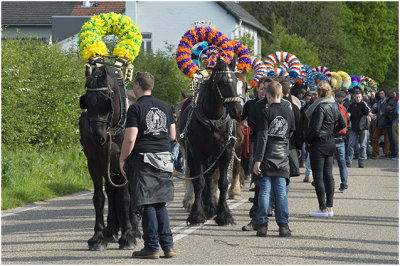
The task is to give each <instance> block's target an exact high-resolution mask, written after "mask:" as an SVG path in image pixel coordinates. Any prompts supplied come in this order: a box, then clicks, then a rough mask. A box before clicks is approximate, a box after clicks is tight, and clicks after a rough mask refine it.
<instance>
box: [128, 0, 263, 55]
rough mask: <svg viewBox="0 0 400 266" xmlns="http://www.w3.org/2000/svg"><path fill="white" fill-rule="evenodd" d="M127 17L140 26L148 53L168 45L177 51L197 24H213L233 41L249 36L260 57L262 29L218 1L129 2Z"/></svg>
mask: <svg viewBox="0 0 400 266" xmlns="http://www.w3.org/2000/svg"><path fill="white" fill-rule="evenodd" d="M125 14H126V15H127V16H129V17H130V18H131V19H132V20H133V21H134V22H135V23H136V24H137V25H138V27H139V29H140V31H141V33H142V36H143V44H142V45H143V48H144V49H145V50H149V49H151V50H154V51H155V50H162V51H165V50H166V43H168V44H169V45H173V46H174V48H176V47H177V46H178V44H179V41H180V40H181V38H182V36H183V34H185V32H186V31H188V30H189V29H190V28H191V27H192V24H193V23H194V22H196V21H210V22H211V24H213V25H215V26H214V28H215V29H217V30H219V31H220V32H221V33H223V34H225V35H226V36H227V37H228V38H231V39H239V38H240V37H242V36H243V35H244V34H246V33H249V34H250V35H251V36H252V38H253V39H254V47H253V50H254V51H255V53H256V54H257V55H259V54H261V36H260V33H261V31H262V30H260V29H257V28H256V27H253V26H252V25H250V24H248V23H245V22H244V21H243V20H242V19H241V18H240V17H238V15H235V14H232V13H231V12H229V10H227V9H226V8H224V7H223V6H222V5H220V4H218V3H217V2H212V1H190V2H189V1H185V2H170V1H163V2H153V1H128V2H126V9H125ZM265 32H267V33H269V32H268V31H265Z"/></svg>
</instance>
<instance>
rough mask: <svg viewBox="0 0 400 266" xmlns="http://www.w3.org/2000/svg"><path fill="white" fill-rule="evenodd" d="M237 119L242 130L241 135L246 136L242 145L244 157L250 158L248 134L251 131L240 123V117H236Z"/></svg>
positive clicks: (251, 132)
mask: <svg viewBox="0 0 400 266" xmlns="http://www.w3.org/2000/svg"><path fill="white" fill-rule="evenodd" d="M237 121H238V122H239V124H240V125H241V126H242V128H241V130H242V133H243V136H245V137H246V141H245V145H244V147H245V148H244V157H245V158H246V159H250V157H251V146H250V135H252V134H253V131H252V130H251V128H250V127H248V126H246V125H245V124H243V123H242V119H241V118H239V119H237Z"/></svg>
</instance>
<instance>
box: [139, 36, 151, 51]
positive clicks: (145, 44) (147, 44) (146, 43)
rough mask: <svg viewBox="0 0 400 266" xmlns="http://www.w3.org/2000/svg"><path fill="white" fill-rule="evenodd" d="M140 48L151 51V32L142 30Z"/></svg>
mask: <svg viewBox="0 0 400 266" xmlns="http://www.w3.org/2000/svg"><path fill="white" fill-rule="evenodd" d="M140 48H141V49H143V50H144V51H151V33H148V32H146V33H143V32H142V46H141V47H140Z"/></svg>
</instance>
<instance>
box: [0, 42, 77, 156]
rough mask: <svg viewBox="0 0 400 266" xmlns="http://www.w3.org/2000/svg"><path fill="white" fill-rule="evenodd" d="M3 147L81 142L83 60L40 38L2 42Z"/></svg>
mask: <svg viewBox="0 0 400 266" xmlns="http://www.w3.org/2000/svg"><path fill="white" fill-rule="evenodd" d="M1 48H2V58H1V63H2V69H1V75H2V94H1V95H2V96H1V98H2V136H3V137H2V144H3V145H5V146H6V147H13V148H14V147H27V146H35V147H38V148H43V147H49V146H57V147H69V146H71V145H72V144H75V143H77V142H78V131H77V128H78V117H79V115H80V113H81V110H80V109H79V104H78V100H79V96H80V95H81V94H82V93H83V92H84V88H83V87H84V84H85V83H84V82H85V79H84V78H85V77H84V68H83V65H84V64H83V60H82V59H81V58H79V57H78V56H65V55H64V54H63V52H62V51H61V50H60V48H59V47H58V46H57V45H48V44H46V43H44V42H41V41H39V40H38V38H33V37H28V38H27V39H22V38H16V39H12V38H10V37H9V36H8V37H6V39H5V40H4V41H2V42H1Z"/></svg>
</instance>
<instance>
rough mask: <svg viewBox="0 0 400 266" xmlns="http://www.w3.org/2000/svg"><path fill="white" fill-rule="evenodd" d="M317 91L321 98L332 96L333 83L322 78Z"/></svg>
mask: <svg viewBox="0 0 400 266" xmlns="http://www.w3.org/2000/svg"><path fill="white" fill-rule="evenodd" d="M317 91H318V95H319V97H320V98H322V97H332V88H331V85H329V83H328V82H327V81H325V80H321V81H320V82H319V83H318V85H317Z"/></svg>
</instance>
